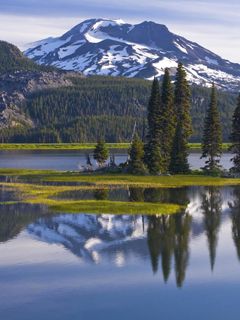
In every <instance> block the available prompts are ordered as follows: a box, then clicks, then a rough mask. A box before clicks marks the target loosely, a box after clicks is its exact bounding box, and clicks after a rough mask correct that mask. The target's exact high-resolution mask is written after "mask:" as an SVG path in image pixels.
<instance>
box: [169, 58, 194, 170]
mask: <svg viewBox="0 0 240 320" xmlns="http://www.w3.org/2000/svg"><path fill="white" fill-rule="evenodd" d="M174 105H175V112H176V122H177V127H176V131H175V136H174V139H173V147H172V152H171V161H170V171H171V172H172V173H187V172H189V163H188V139H189V137H190V135H191V133H192V123H191V116H190V107H191V101H190V88H189V84H188V81H187V79H186V72H185V70H184V68H183V65H182V63H179V64H178V68H177V73H176V81H175V97H174Z"/></svg>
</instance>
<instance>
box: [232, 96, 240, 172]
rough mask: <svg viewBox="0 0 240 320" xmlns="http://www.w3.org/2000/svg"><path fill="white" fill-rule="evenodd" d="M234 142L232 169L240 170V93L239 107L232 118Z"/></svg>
mask: <svg viewBox="0 0 240 320" xmlns="http://www.w3.org/2000/svg"><path fill="white" fill-rule="evenodd" d="M230 141H231V143H232V145H231V147H230V150H231V152H232V153H233V154H234V155H235V156H234V157H233V158H232V159H231V161H232V162H233V165H234V166H233V168H232V170H233V171H234V172H238V173H239V172H240V94H239V96H238V103H237V108H236V109H235V111H234V114H233V120H232V134H231V136H230Z"/></svg>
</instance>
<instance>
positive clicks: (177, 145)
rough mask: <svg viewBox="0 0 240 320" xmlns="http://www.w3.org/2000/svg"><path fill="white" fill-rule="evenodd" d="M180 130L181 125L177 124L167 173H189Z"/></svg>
mask: <svg viewBox="0 0 240 320" xmlns="http://www.w3.org/2000/svg"><path fill="white" fill-rule="evenodd" d="M182 130H183V128H182V125H181V123H178V124H177V128H176V132H175V135H174V140H173V145H172V152H171V160H170V166H169V171H170V172H172V173H175V174H176V173H177V174H178V173H188V172H189V163H188V150H187V142H186V139H185V137H184V135H183V134H182Z"/></svg>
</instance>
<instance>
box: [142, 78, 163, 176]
mask: <svg viewBox="0 0 240 320" xmlns="http://www.w3.org/2000/svg"><path fill="white" fill-rule="evenodd" d="M146 140H147V141H146V145H145V155H144V159H145V163H146V165H147V167H148V170H149V172H150V173H151V174H158V173H160V172H161V170H162V157H161V149H160V148H161V96H160V88H159V82H158V80H157V79H154V80H153V84H152V92H151V96H150V100H149V104H148V133H147V139H146Z"/></svg>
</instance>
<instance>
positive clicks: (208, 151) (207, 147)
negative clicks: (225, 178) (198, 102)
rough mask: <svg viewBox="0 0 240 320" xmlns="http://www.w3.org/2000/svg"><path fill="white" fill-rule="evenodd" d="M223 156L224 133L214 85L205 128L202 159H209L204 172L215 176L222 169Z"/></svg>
mask: <svg viewBox="0 0 240 320" xmlns="http://www.w3.org/2000/svg"><path fill="white" fill-rule="evenodd" d="M221 154H222V131H221V122H220V115H219V112H218V107H217V94H216V89H215V86H214V84H213V86H212V92H211V100H210V104H209V109H208V111H207V115H206V118H205V126H204V133H203V142H202V158H208V159H207V161H206V162H205V163H206V166H205V167H204V170H205V171H207V172H208V173H209V174H214V173H215V172H216V171H219V169H220V165H219V162H220V157H221Z"/></svg>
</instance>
